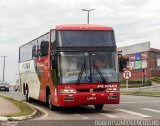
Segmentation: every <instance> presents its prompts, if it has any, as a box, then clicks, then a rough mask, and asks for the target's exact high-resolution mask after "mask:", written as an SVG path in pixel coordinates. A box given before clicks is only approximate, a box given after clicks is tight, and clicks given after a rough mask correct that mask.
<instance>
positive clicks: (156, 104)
mask: <svg viewBox="0 0 160 126" xmlns="http://www.w3.org/2000/svg"><path fill="white" fill-rule="evenodd" d="M0 94H5V95H7V96H10V97H13V98H16V99H19V100H24V96H23V95H21V94H20V93H17V92H14V91H10V92H9V93H8V92H0ZM31 104H32V105H33V106H35V107H37V108H38V109H40V110H41V111H43V115H42V116H41V117H39V118H36V119H33V120H34V121H35V120H160V97H147V96H131V95H121V102H120V104H119V105H105V106H104V108H103V110H102V111H95V110H94V107H93V106H92V105H89V106H78V107H70V108H60V109H59V110H58V111H50V110H49V109H48V108H47V106H46V104H43V103H41V102H38V101H33V102H32V103H31ZM27 125H28V124H27ZM73 125H75V124H73Z"/></svg>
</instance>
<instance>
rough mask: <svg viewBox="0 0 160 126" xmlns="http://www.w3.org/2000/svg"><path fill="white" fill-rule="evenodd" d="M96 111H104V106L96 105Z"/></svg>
mask: <svg viewBox="0 0 160 126" xmlns="http://www.w3.org/2000/svg"><path fill="white" fill-rule="evenodd" d="M94 107H95V109H96V110H98V111H99V110H102V109H103V104H99V105H94Z"/></svg>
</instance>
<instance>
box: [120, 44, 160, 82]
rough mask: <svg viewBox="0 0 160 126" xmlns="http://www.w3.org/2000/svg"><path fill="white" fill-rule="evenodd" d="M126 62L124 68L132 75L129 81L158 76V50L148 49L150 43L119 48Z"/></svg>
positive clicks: (159, 57) (159, 63)
mask: <svg viewBox="0 0 160 126" xmlns="http://www.w3.org/2000/svg"><path fill="white" fill-rule="evenodd" d="M118 51H120V52H122V56H123V57H125V60H126V61H127V63H126V64H127V65H126V68H127V69H129V70H130V71H131V73H132V77H131V80H140V79H149V78H151V77H158V76H160V49H154V48H151V47H150V42H145V43H141V44H135V45H131V46H125V47H119V48H118Z"/></svg>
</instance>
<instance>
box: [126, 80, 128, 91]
mask: <svg viewBox="0 0 160 126" xmlns="http://www.w3.org/2000/svg"><path fill="white" fill-rule="evenodd" d="M126 90H127V91H128V79H126Z"/></svg>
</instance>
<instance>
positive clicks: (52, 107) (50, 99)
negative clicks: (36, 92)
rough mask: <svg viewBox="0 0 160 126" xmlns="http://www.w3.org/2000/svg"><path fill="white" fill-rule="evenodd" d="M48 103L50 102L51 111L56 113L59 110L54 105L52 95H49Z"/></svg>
mask: <svg viewBox="0 0 160 126" xmlns="http://www.w3.org/2000/svg"><path fill="white" fill-rule="evenodd" d="M47 102H48V106H49V109H50V110H51V111H56V110H57V107H56V106H54V105H52V98H51V94H50V93H49V94H48V99H47Z"/></svg>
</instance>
